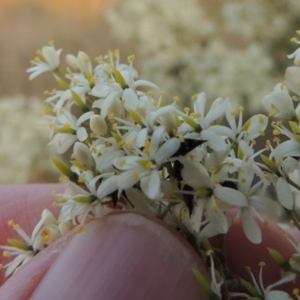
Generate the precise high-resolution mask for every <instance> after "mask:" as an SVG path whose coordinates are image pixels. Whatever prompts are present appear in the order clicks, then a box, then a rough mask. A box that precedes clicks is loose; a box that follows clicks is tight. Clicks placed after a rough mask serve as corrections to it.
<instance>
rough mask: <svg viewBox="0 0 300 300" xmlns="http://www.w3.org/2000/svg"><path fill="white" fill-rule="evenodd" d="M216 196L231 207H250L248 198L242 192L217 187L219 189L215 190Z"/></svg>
mask: <svg viewBox="0 0 300 300" xmlns="http://www.w3.org/2000/svg"><path fill="white" fill-rule="evenodd" d="M214 194H215V196H216V197H217V198H218V199H219V200H221V201H223V202H225V203H227V204H229V205H233V206H236V207H247V206H248V201H247V198H246V197H245V195H244V194H242V193H241V192H240V191H237V190H234V189H231V188H227V187H223V186H221V185H217V187H216V188H215V189H214Z"/></svg>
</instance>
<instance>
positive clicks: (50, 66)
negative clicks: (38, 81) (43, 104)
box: [27, 45, 62, 80]
mask: <svg viewBox="0 0 300 300" xmlns="http://www.w3.org/2000/svg"><path fill="white" fill-rule="evenodd" d="M61 51H62V49H59V50H56V49H55V48H54V46H53V45H51V46H44V47H43V48H42V51H41V52H40V53H39V54H40V55H41V57H42V58H43V59H44V61H41V60H40V59H39V58H36V59H35V60H34V61H33V66H32V67H31V68H29V69H27V72H28V73H31V74H30V76H29V80H32V79H34V78H35V77H37V76H39V75H40V74H42V73H44V72H47V71H55V70H56V69H57V68H58V67H59V56H60V53H61Z"/></svg>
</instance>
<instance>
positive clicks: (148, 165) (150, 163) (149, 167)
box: [146, 161, 153, 170]
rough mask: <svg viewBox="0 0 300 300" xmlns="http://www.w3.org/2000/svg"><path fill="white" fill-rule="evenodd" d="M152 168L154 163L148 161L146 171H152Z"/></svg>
mask: <svg viewBox="0 0 300 300" xmlns="http://www.w3.org/2000/svg"><path fill="white" fill-rule="evenodd" d="M152 166H153V162H152V161H148V162H147V164H146V169H148V170H151V168H152Z"/></svg>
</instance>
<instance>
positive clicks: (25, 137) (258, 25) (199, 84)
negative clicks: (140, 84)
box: [0, 0, 300, 184]
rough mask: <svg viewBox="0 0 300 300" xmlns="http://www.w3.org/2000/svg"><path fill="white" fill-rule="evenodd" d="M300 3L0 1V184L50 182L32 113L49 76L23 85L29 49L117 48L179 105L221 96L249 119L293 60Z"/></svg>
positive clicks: (39, 106)
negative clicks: (292, 40) (51, 44)
mask: <svg viewBox="0 0 300 300" xmlns="http://www.w3.org/2000/svg"><path fill="white" fill-rule="evenodd" d="M299 13H300V5H299V0H289V1H282V0H265V1H261V0H227V1H222V0H186V1H179V0H143V1H134V0H106V1H105V0H64V1H61V0H52V1H42V0H0V38H1V44H0V119H1V126H0V184H3V183H28V182H57V181H58V177H59V175H58V174H57V172H56V171H55V169H54V167H53V166H52V164H51V162H50V159H49V157H50V156H51V155H53V154H52V153H51V149H49V148H48V147H47V142H48V134H47V129H46V128H44V127H43V126H41V124H43V120H42V118H40V117H39V116H40V112H41V111H42V110H43V100H44V97H45V96H44V95H43V92H44V91H45V90H52V89H53V88H54V87H56V86H55V83H54V81H53V79H52V76H51V75H50V74H43V75H42V76H40V77H38V78H37V79H35V80H34V81H31V82H29V80H28V74H27V73H26V69H27V68H28V67H29V66H30V64H29V61H30V60H31V59H32V58H33V57H34V56H35V53H36V51H37V49H40V48H41V47H42V46H44V45H46V44H47V43H48V42H49V41H50V40H53V41H54V43H55V46H56V48H57V49H60V48H62V49H64V51H63V53H62V56H61V59H62V61H63V60H64V57H65V55H66V54H68V53H71V54H75V55H76V54H77V52H78V51H79V50H83V51H85V52H86V53H87V54H88V55H89V56H90V57H92V58H93V57H96V56H98V55H99V54H105V53H106V52H107V51H108V50H114V49H116V48H117V49H120V51H121V57H123V58H124V62H126V61H127V60H126V58H127V56H128V55H130V54H135V55H136V60H135V67H136V68H137V70H138V71H139V74H140V77H141V78H143V79H147V80H150V81H153V82H154V83H156V84H157V85H159V86H160V87H161V88H162V89H163V90H164V91H165V92H166V93H167V95H168V97H169V99H172V98H173V96H178V97H179V98H180V99H181V101H182V103H183V105H185V106H188V105H189V100H190V97H191V96H192V95H193V94H195V93H198V92H202V91H205V92H206V93H207V97H208V99H211V100H214V99H215V98H217V97H230V98H231V99H232V101H233V103H235V105H236V106H237V107H238V106H240V105H243V106H244V107H245V109H246V113H248V115H250V114H253V113H255V112H257V111H264V110H263V108H262V106H261V100H262V99H263V97H264V96H265V95H266V94H268V93H269V92H270V91H272V89H273V86H274V85H275V84H276V83H277V82H281V81H282V78H283V73H284V69H285V68H286V67H287V66H288V65H289V64H292V61H288V60H287V58H286V55H287V54H290V53H292V52H293V51H294V50H295V49H296V47H295V45H294V44H291V43H290V38H291V37H293V36H294V35H295V30H297V29H299V28H300V26H299Z"/></svg>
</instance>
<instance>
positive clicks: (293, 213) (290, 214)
mask: <svg viewBox="0 0 300 300" xmlns="http://www.w3.org/2000/svg"><path fill="white" fill-rule="evenodd" d="M288 214H289V216H290V217H291V219H292V221H293V222H294V224H295V226H296V227H297V228H298V230H299V231H300V224H299V221H298V219H297V217H296V215H295V212H294V211H293V210H289V211H288Z"/></svg>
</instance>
